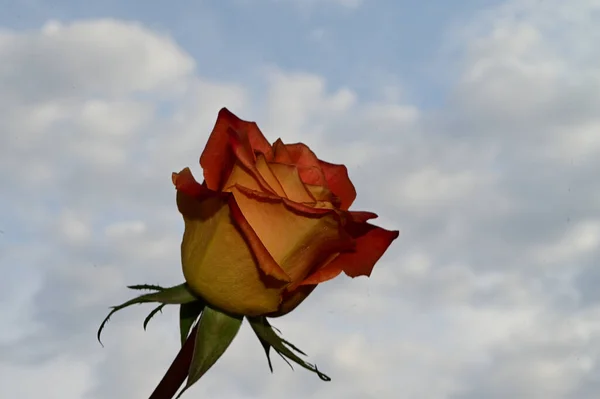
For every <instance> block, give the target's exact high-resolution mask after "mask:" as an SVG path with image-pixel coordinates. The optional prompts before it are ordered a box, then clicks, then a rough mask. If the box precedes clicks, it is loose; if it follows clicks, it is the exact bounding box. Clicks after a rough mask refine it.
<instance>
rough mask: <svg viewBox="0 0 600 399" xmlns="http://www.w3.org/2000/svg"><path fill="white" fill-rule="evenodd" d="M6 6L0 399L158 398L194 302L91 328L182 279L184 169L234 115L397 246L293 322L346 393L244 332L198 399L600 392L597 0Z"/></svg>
mask: <svg viewBox="0 0 600 399" xmlns="http://www.w3.org/2000/svg"><path fill="white" fill-rule="evenodd" d="M173 4H175V3H173ZM0 5H2V10H3V11H2V13H0V59H1V60H2V63H0V89H1V90H0V170H2V171H3V172H1V173H0V185H1V186H2V187H4V189H3V194H2V196H0V205H1V206H0V230H2V232H1V233H0V270H2V271H3V274H2V275H3V278H2V279H0V317H2V325H3V327H2V329H0V387H1V388H0V393H1V394H2V395H0V396H6V397H11V398H30V397H31V398H33V397H38V396H40V395H43V396H44V397H47V398H60V399H71V398H77V399H79V398H88V399H108V398H130V397H144V396H146V395H148V394H149V393H150V392H151V390H152V389H153V388H154V384H155V383H156V382H157V381H158V380H159V379H160V377H161V376H162V373H163V372H164V371H165V369H166V367H167V366H168V365H169V363H170V361H171V360H172V357H173V356H174V355H175V353H176V351H177V349H178V342H179V339H178V331H177V328H176V316H177V315H176V312H174V311H165V312H164V313H163V314H161V315H158V316H157V317H156V318H155V319H154V320H152V322H151V323H150V325H149V327H148V330H147V331H143V329H142V320H143V318H144V317H145V314H146V312H147V311H149V309H146V308H143V307H139V308H134V309H131V310H127V311H124V312H122V313H120V314H117V315H116V316H115V317H114V318H113V319H112V320H111V323H110V324H109V325H108V327H107V329H106V330H105V335H104V343H105V348H102V347H100V346H99V344H98V343H97V342H96V341H95V333H96V329H97V327H98V324H99V322H100V321H101V320H102V318H103V317H104V315H105V313H106V311H107V309H108V307H109V306H112V305H114V304H116V303H119V302H120V301H122V300H124V299H126V298H128V296H129V295H130V293H129V292H127V291H126V288H125V286H126V285H128V284H137V283H161V284H164V285H168V284H177V283H179V282H181V280H182V274H181V270H180V265H179V245H180V241H181V234H182V231H183V223H182V220H181V216H180V215H179V213H178V212H177V210H176V207H175V204H174V190H173V187H172V185H171V180H170V174H171V172H173V171H178V170H181V169H182V168H183V167H186V166H190V167H191V168H192V171H193V172H194V174H195V175H196V176H201V173H202V171H201V169H200V167H199V165H198V156H199V155H200V153H201V151H202V149H203V147H204V144H205V142H206V139H207V137H208V134H209V132H210V129H211V128H212V126H213V124H214V121H215V118H216V115H217V112H218V110H219V109H220V108H221V107H223V106H226V107H228V108H229V109H230V110H232V111H233V112H234V113H236V114H237V115H239V116H240V117H242V118H244V119H249V120H255V121H256V122H257V123H258V125H259V126H260V127H261V129H262V131H263V132H264V134H265V136H266V137H267V138H268V139H269V140H271V141H275V140H276V139H277V138H278V137H281V138H282V139H283V140H284V142H295V141H302V142H304V143H306V144H308V145H309V146H310V147H311V148H313V149H314V150H315V152H316V153H317V155H319V157H321V158H322V159H325V160H328V161H331V162H336V163H344V164H346V165H347V166H348V169H349V172H350V177H351V178H352V180H353V182H354V183H355V185H356V188H357V191H358V197H357V201H356V203H355V205H354V206H353V208H354V209H356V210H368V211H374V212H376V213H378V214H379V215H380V218H379V219H378V224H379V225H381V226H383V227H386V228H390V229H399V230H400V231H401V235H400V238H399V239H398V240H397V241H396V242H395V243H394V244H393V245H392V247H391V248H390V250H389V251H388V252H387V253H386V255H385V256H384V257H383V258H382V259H381V261H380V262H379V263H378V265H377V266H376V268H375V270H374V272H373V274H372V276H371V277H370V278H356V279H350V278H346V277H340V278H339V279H336V280H334V281H330V282H327V283H325V284H323V285H322V286H320V287H319V288H318V289H317V290H316V291H315V292H314V294H313V295H311V297H310V298H309V299H307V301H306V302H305V303H304V304H303V305H302V306H301V307H300V308H298V310H296V311H294V312H293V313H291V314H290V315H288V316H286V317H284V318H282V319H281V320H277V322H276V323H274V324H275V325H276V326H277V327H278V328H280V329H282V330H283V332H284V334H285V336H286V337H287V338H288V339H289V340H290V341H291V342H294V343H296V344H298V346H299V347H301V348H302V349H303V350H304V351H305V352H307V353H308V355H309V361H313V362H316V363H317V364H318V366H319V368H320V369H322V370H323V371H324V372H326V373H328V375H330V376H331V377H332V378H333V381H332V382H330V383H323V382H321V381H320V380H319V379H318V378H316V377H315V376H314V375H312V374H310V373H308V372H304V371H303V370H296V371H291V370H289V369H288V367H287V365H286V364H285V363H284V362H282V361H280V360H279V359H274V367H275V373H274V374H272V375H271V374H270V373H269V372H268V367H267V364H266V360H265V359H264V354H263V353H262V348H261V347H260V345H258V342H257V341H256V339H255V337H253V336H252V333H251V331H250V329H249V328H248V326H247V325H245V326H243V328H242V329H241V331H240V334H239V336H238V337H237V338H236V340H235V341H234V343H233V345H232V347H231V348H230V350H229V351H228V352H227V353H226V355H225V356H224V357H223V358H222V359H221V360H220V361H219V362H218V363H217V365H216V366H215V367H214V368H213V369H211V371H210V372H209V373H208V374H207V375H206V376H205V377H204V378H203V379H202V380H201V381H200V383H199V384H197V386H195V387H194V388H192V389H191V390H190V391H189V393H188V394H187V395H186V396H187V397H221V398H225V399H230V398H231V399H242V398H244V399H246V398H257V397H260V398H265V399H269V398H281V397H286V398H291V399H294V398H303V399H304V398H322V397H331V398H351V399H353V398H357V399H359V398H360V399H362V398H369V397H376V398H381V399H387V398H390V399H391V398H397V397H399V396H401V397H403V398H407V399H413V398H414V399H439V398H444V399H479V398H491V399H500V398H516V399H537V398H540V399H541V398H544V399H547V398H550V399H553V398H557V399H559V398H560V399H562V398H568V399H571V398H577V399H594V398H596V397H597V391H598V375H600V367H599V366H598V365H599V364H600V324H599V322H598V320H600V296H599V295H598V294H597V289H596V287H598V285H599V284H600V272H599V270H600V269H598V264H599V261H600V219H599V218H598V215H600V205H599V204H600V184H599V183H598V179H597V175H598V173H597V171H598V170H600V161H599V159H600V139H599V137H600V135H599V134H598V131H599V130H600V118H599V115H600V114H599V113H598V110H599V109H600V95H599V94H598V93H600V75H599V74H598V66H599V65H600V51H599V50H598V46H597V44H596V43H598V41H599V40H600V37H599V36H600V30H598V28H597V26H600V25H599V24H598V22H600V21H598V15H600V14H599V13H598V11H599V10H600V9H599V6H598V4H597V2H595V1H594V0H571V1H569V2H564V1H561V0H507V1H453V2H449V1H430V2H408V1H377V0H362V1H358V0H306V1H300V0H295V1H294V0H280V1H276V0H256V1H250V0H246V1H244V0H238V1H219V2H198V1H196V2H193V1H184V2H178V3H176V4H175V5H171V4H167V3H165V2H163V3H161V4H160V5H159V3H158V2H154V3H153V4H150V5H148V4H145V3H144V2H127V3H126V4H125V2H117V1H106V2H96V3H89V4H86V3H84V2H74V1H60V2H59V1H55V2H52V3H50V2H46V1H44V2H42V1H10V2H4V3H2V4H0ZM315 331H318V334H315ZM31 381H35V382H36V383H35V384H34V383H31Z"/></svg>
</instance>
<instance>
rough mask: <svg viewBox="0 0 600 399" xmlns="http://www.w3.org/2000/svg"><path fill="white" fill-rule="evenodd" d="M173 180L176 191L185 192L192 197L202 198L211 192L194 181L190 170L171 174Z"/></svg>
mask: <svg viewBox="0 0 600 399" xmlns="http://www.w3.org/2000/svg"><path fill="white" fill-rule="evenodd" d="M171 180H172V181H173V185H175V189H177V190H179V191H183V192H184V193H186V194H187V195H189V196H191V197H195V198H201V197H204V196H205V195H207V193H208V192H209V191H210V190H209V189H207V188H206V186H204V185H202V184H200V183H198V182H197V181H196V179H194V176H193V175H192V171H191V170H190V168H184V169H183V170H182V171H181V172H179V173H175V172H173V173H172V174H171Z"/></svg>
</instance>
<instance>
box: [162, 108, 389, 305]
mask: <svg viewBox="0 0 600 399" xmlns="http://www.w3.org/2000/svg"><path fill="white" fill-rule="evenodd" d="M200 165H201V166H202V168H203V171H204V182H203V183H202V184H199V183H198V182H197V181H196V180H195V179H194V177H193V176H192V174H191V172H190V170H189V169H188V168H185V169H183V170H182V171H181V172H179V173H174V174H173V183H174V184H175V187H176V189H177V206H178V208H179V211H180V212H181V214H182V215H183V219H184V221H185V232H184V236H183V241H182V244H181V257H182V266H183V274H184V277H185V280H186V282H187V284H188V286H189V288H190V289H191V290H192V291H193V292H195V293H196V294H197V295H199V296H201V297H202V298H203V299H204V300H205V301H207V302H208V303H210V304H211V305H212V306H214V307H216V308H219V309H221V310H223V311H226V312H229V313H232V314H240V315H246V316H260V315H268V316H280V315H283V314H286V313H288V312H290V311H291V310H293V309H294V308H295V307H296V306H298V304H300V303H301V302H302V301H303V300H304V299H305V298H306V297H307V296H308V295H309V294H310V293H311V292H312V290H313V289H314V288H315V287H316V286H317V285H318V284H319V283H322V282H324V281H327V280H329V279H332V278H334V277H336V276H337V275H339V274H340V273H341V272H342V271H343V272H345V273H346V274H347V275H348V276H351V277H356V276H360V275H366V276H369V275H370V274H371V270H372V269H373V267H374V265H375V263H376V262H377V260H379V258H380V257H381V256H382V255H383V253H384V252H385V251H386V250H387V248H388V246H389V245H390V244H391V242H392V241H393V240H394V239H396V238H397V237H398V232H397V231H388V230H385V229H382V228H380V227H377V226H374V225H372V224H370V223H368V222H367V221H368V220H369V219H373V218H375V217H377V215H376V214H374V213H370V212H354V211H349V207H350V205H351V204H352V202H353V201H354V199H355V197H356V191H355V189H354V186H353V184H352V182H351V181H350V179H349V177H348V172H347V169H346V167H345V166H343V165H335V164H331V163H328V162H324V161H321V160H319V159H318V158H317V157H316V156H315V154H314V153H313V152H312V151H311V150H310V148H308V147H307V146H306V145H304V144H301V143H298V144H284V143H283V142H282V141H281V140H277V141H276V142H275V143H274V144H273V145H270V144H269V142H268V141H267V140H266V139H265V137H264V136H263V134H262V133H261V131H260V130H259V128H258V126H257V125H256V123H254V122H248V121H243V120H241V119H239V118H238V117H236V116H235V115H233V114H232V113H231V112H230V111H228V110H227V109H225V108H223V109H222V110H221V111H220V112H219V115H218V118H217V121H216V124H215V127H214V129H213V131H212V133H211V135H210V137H209V139H208V143H207V145H206V148H205V149H204V152H203V153H202V155H201V157H200Z"/></svg>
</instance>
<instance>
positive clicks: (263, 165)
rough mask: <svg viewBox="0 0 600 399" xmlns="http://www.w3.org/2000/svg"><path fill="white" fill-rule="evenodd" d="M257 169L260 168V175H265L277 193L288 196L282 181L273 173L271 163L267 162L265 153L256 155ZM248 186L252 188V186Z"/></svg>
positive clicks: (264, 177)
mask: <svg viewBox="0 0 600 399" xmlns="http://www.w3.org/2000/svg"><path fill="white" fill-rule="evenodd" d="M256 169H257V170H258V173H260V175H261V176H262V177H263V179H265V181H266V182H267V184H268V185H269V187H271V188H272V189H273V191H274V192H275V194H277V195H278V196H280V197H285V196H286V193H285V191H284V189H283V187H282V186H281V183H280V182H279V180H277V177H276V176H275V174H274V173H273V170H272V169H271V166H270V164H269V163H268V162H267V160H266V158H265V156H264V155H263V154H258V155H257V156H256ZM243 185H244V184H242V186H243ZM246 187H248V188H252V187H250V186H246Z"/></svg>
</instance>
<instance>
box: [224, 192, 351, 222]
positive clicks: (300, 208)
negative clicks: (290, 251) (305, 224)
mask: <svg viewBox="0 0 600 399" xmlns="http://www.w3.org/2000/svg"><path fill="white" fill-rule="evenodd" d="M235 188H237V189H238V190H239V191H241V192H243V193H244V194H245V195H246V196H247V197H251V198H256V199H258V200H262V201H269V202H272V203H283V204H284V205H285V206H286V207H287V208H288V209H290V210H291V211H294V212H295V213H298V214H300V215H301V216H308V217H310V216H323V215H326V214H331V215H334V214H336V213H335V211H334V210H332V209H325V208H314V207H312V206H308V205H304V204H301V203H298V202H295V201H291V200H289V199H287V198H282V197H279V196H276V195H273V194H269V193H265V192H261V191H257V190H252V189H251V188H248V187H244V186H241V185H237V186H235ZM337 217H338V218H339V216H337Z"/></svg>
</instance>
